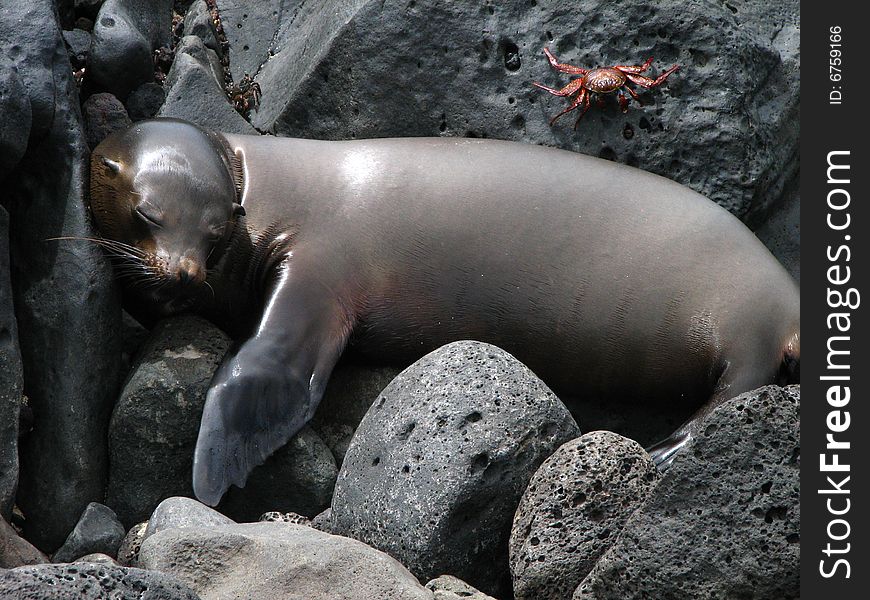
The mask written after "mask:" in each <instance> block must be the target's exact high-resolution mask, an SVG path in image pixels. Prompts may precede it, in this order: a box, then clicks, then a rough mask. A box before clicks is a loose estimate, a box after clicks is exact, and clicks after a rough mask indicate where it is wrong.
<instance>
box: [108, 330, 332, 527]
mask: <svg viewBox="0 0 870 600" xmlns="http://www.w3.org/2000/svg"><path fill="white" fill-rule="evenodd" d="M229 347H230V339H229V338H228V337H227V336H226V335H225V334H224V333H223V332H221V331H220V330H219V329H217V328H216V327H215V326H214V325H212V324H211V323H209V322H208V321H206V320H205V319H201V318H199V317H193V316H185V317H178V318H174V319H168V320H166V321H163V322H161V323H159V324H158V325H157V326H156V327H155V328H154V329H153V330H152V332H151V336H150V337H149V339H148V341H147V342H146V344H145V346H144V347H143V348H142V349H141V350H140V353H139V357H138V360H137V363H136V364H135V365H134V366H133V369H132V371H131V374H130V377H129V378H128V380H127V382H126V385H125V386H124V390H123V392H122V394H121V398H120V399H119V400H118V403H117V405H116V407H115V411H114V413H113V414H112V422H111V425H110V428H109V444H110V451H111V457H112V460H111V471H110V474H109V485H108V489H107V492H106V499H107V502H106V503H107V504H108V505H109V506H111V507H112V508H114V509H115V510H116V511H117V513H118V516H119V517H120V519H121V522H122V523H124V524H125V525H126V526H128V527H129V526H132V525H133V524H134V523H137V522H139V521H142V520H144V519H146V518H148V516H149V515H150V514H151V513H152V511H153V510H154V509H155V507H156V506H157V505H158V504H159V503H160V501H161V500H163V499H165V498H169V497H171V496H187V497H192V496H193V489H192V480H191V474H192V468H193V451H194V447H195V445H196V438H197V435H198V433H199V422H200V419H201V417H202V409H203V406H204V404H205V394H206V391H207V390H208V386H209V383H210V382H211V378H212V376H213V374H214V371H215V369H216V368H217V365H218V364H219V363H220V361H221V360H222V358H223V356H224V354H225V353H226V351H227V350H228V349H229ZM337 472H338V468H337V466H336V465H335V460H334V458H333V457H332V453H331V452H330V450H329V448H328V447H327V446H326V444H324V443H323V441H322V440H321V439H320V437H319V436H318V435H317V434H316V433H315V432H314V431H313V430H312V429H310V428H305V429H303V430H302V431H300V432H299V434H297V435H296V436H295V437H294V438H293V439H292V440H290V442H289V443H288V444H287V445H285V446H284V447H283V448H281V449H279V450H278V451H277V452H276V453H275V454H273V455H272V456H271V457H270V458H269V459H268V460H267V461H266V463H265V464H263V465H261V466H260V467H257V468H256V469H254V471H253V472H252V473H251V475H250V477H249V479H248V483H247V485H246V486H245V488H244V489H242V490H239V489H237V488H231V489H230V491H229V492H228V493H227V494H226V496H225V497H224V500H223V502H222V503H221V505H220V506H219V509H220V510H221V512H224V513H226V514H228V515H229V516H231V517H233V518H234V519H236V520H248V521H254V520H256V519H257V518H258V517H259V516H260V515H261V514H263V513H264V512H266V511H268V510H281V511H293V512H298V513H301V514H305V515H310V516H313V515H315V514H317V513H318V512H320V511H322V510H323V509H324V508H326V506H328V505H329V501H330V499H331V497H332V488H333V486H334V483H335V477H336V475H337Z"/></svg>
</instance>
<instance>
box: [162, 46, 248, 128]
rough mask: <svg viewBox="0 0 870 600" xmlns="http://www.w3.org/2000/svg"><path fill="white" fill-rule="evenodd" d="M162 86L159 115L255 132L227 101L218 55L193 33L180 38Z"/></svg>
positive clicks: (203, 124)
mask: <svg viewBox="0 0 870 600" xmlns="http://www.w3.org/2000/svg"><path fill="white" fill-rule="evenodd" d="M164 89H165V90H166V101H165V102H164V103H163V106H161V107H160V112H159V113H158V116H161V117H176V118H179V119H186V120H188V121H191V122H193V123H196V124H197V125H201V126H203V127H207V128H209V129H214V130H217V131H224V132H227V133H242V134H252V135H253V134H256V133H257V131H256V130H255V129H254V128H253V127H252V126H251V124H250V123H248V122H247V121H246V120H245V119H244V117H242V116H241V115H240V114H239V113H238V112H236V109H235V108H233V106H232V104H230V101H229V99H228V98H227V95H226V92H225V91H224V85H223V67H222V66H221V63H220V60H219V59H218V56H217V54H215V52H214V50H211V49H210V48H207V47H206V46H205V44H204V43H203V41H202V40H201V39H200V38H198V37H196V36H193V35H188V36H185V37H183V38H181V42H179V44H178V47H177V48H176V50H175V61H174V62H173V63H172V68H171V69H170V70H169V74H168V75H167V76H166V81H165V82H164Z"/></svg>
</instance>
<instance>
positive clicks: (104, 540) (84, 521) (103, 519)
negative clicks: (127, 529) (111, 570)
mask: <svg viewBox="0 0 870 600" xmlns="http://www.w3.org/2000/svg"><path fill="white" fill-rule="evenodd" d="M123 539H124V526H123V525H121V522H120V521H119V520H118V516H117V515H116V514H115V511H113V510H112V509H111V508H109V507H108V506H103V505H102V504H98V503H97V502H91V503H90V504H88V507H87V508H86V509H85V512H83V513H82V516H81V518H80V519H79V522H78V523H76V526H75V528H74V529H73V530H72V531H71V532H70V534H69V536H67V538H66V541H65V542H64V543H63V546H61V547H60V549H58V551H57V552H55V553H54V556H53V557H52V560H53V561H54V562H57V563H62V562H72V561H74V560H76V559H77V558H81V557H82V556H85V555H87V554H94V553H97V552H99V553H101V554H107V555H109V556H116V555H117V554H118V548H119V547H120V546H121V541H122V540H123Z"/></svg>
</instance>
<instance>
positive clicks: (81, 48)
mask: <svg viewBox="0 0 870 600" xmlns="http://www.w3.org/2000/svg"><path fill="white" fill-rule="evenodd" d="M93 40H94V38H93V36H92V35H91V34H90V33H88V32H87V31H83V30H81V29H72V30H70V31H64V32H63V41H64V42H66V46H67V48H68V49H69V60H70V63H72V66H73V69H80V68H82V67H84V66H85V65H87V64H88V59H89V58H90V55H91V45H92V44H93Z"/></svg>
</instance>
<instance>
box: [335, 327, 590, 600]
mask: <svg viewBox="0 0 870 600" xmlns="http://www.w3.org/2000/svg"><path fill="white" fill-rule="evenodd" d="M579 434H580V432H579V429H578V427H577V424H576V423H575V422H574V419H573V418H572V417H571V415H570V413H569V412H568V410H567V409H566V408H565V406H564V405H563V404H562V403H561V402H560V401H559V399H558V398H557V397H556V396H555V395H553V393H552V392H551V391H550V390H549V388H547V387H546V386H545V385H544V384H543V383H542V382H541V381H540V380H539V379H538V378H537V377H536V376H535V375H534V374H533V373H532V372H531V371H530V370H529V369H528V368H527V367H525V366H524V365H522V364H521V363H519V362H518V361H517V360H516V359H515V358H514V357H512V356H511V355H510V354H508V353H507V352H505V351H503V350H501V349H499V348H496V347H495V346H491V345H489V344H484V343H481V342H470V341H466V342H455V343H453V344H448V345H446V346H443V347H442V348H440V349H438V350H436V351H434V352H432V353H430V354H428V355H426V356H425V357H423V358H422V359H420V360H419V361H417V362H416V363H414V364H413V365H412V366H410V367H409V368H408V369H406V370H405V371H403V372H402V373H401V374H400V375H399V376H398V377H396V378H395V379H394V380H393V381H392V383H390V385H388V386H387V387H386V389H384V391H383V392H382V393H381V395H380V396H379V397H378V399H377V400H376V401H375V403H374V405H373V406H372V407H371V408H370V409H369V411H368V413H366V416H365V417H364V418H363V420H362V423H360V426H359V428H358V429H357V431H356V434H355V435H354V438H353V440H352V441H351V444H350V448H349V449H348V451H347V455H346V456H345V460H344V463H343V464H342V468H341V472H340V474H339V478H338V482H337V483H336V488H335V496H334V497H333V502H332V531H333V532H334V533H338V534H340V535H347V536H349V537H353V538H356V539H359V540H361V541H364V542H366V543H368V544H371V545H372V546H374V547H375V548H379V549H381V550H383V551H385V552H387V553H389V554H390V555H391V556H394V557H396V558H398V559H399V560H400V561H402V563H403V564H405V565H406V566H407V567H408V568H409V569H410V570H411V572H413V573H414V574H415V575H417V576H418V577H419V578H420V579H421V580H428V579H431V578H433V577H436V576H438V575H442V574H444V573H448V574H451V575H455V576H457V577H461V578H462V579H463V580H466V581H468V582H469V583H470V584H472V585H474V586H475V587H477V588H479V589H481V590H482V591H484V592H486V593H491V594H494V595H500V594H502V593H504V592H506V591H507V590H509V589H510V583H509V577H510V575H509V572H508V556H507V543H508V536H509V535H510V527H511V523H512V521H513V515H514V512H515V510H516V508H517V505H518V504H519V500H520V496H521V495H522V493H523V490H524V489H525V487H526V485H527V484H528V482H529V480H530V479H531V477H532V474H533V473H534V472H535V470H536V469H537V468H538V466H540V464H541V463H542V462H543V461H544V459H546V458H547V457H548V456H549V455H550V454H551V453H552V452H553V451H554V450H555V449H556V448H558V447H559V446H560V445H561V444H563V443H564V442H566V441H568V440H570V439H572V438H574V437H577V436H578V435H579Z"/></svg>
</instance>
